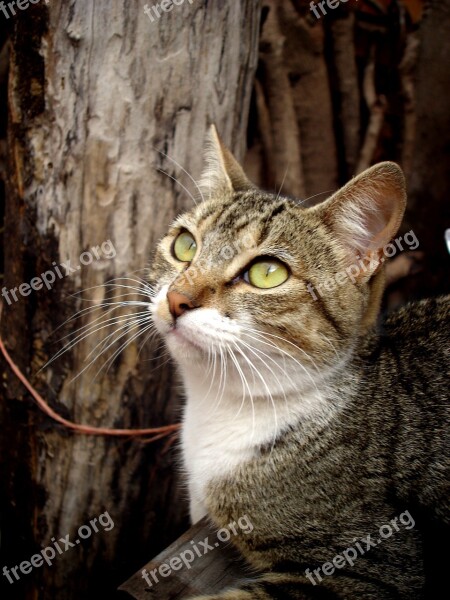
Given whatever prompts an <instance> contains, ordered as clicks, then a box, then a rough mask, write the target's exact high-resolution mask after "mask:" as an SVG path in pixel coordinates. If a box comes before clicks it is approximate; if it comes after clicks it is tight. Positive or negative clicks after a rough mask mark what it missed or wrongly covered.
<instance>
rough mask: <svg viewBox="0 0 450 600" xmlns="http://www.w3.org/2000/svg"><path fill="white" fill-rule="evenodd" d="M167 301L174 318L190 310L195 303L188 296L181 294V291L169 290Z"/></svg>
mask: <svg viewBox="0 0 450 600" xmlns="http://www.w3.org/2000/svg"><path fill="white" fill-rule="evenodd" d="M167 301H168V303H169V310H170V313H171V315H172V316H173V318H174V319H177V318H178V317H181V315H182V314H184V313H185V312H187V311H188V310H192V309H193V308H196V307H195V304H194V303H193V302H192V300H191V299H190V298H188V296H185V295H184V294H180V292H168V294H167Z"/></svg>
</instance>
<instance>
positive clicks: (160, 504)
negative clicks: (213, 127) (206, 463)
mask: <svg viewBox="0 0 450 600" xmlns="http://www.w3.org/2000/svg"><path fill="white" fill-rule="evenodd" d="M259 15H260V7H259V2H258V1H255V0H240V1H238V2H233V3H223V2H218V3H210V2H208V3H207V2H200V1H198V2H195V3H192V4H191V3H188V2H186V3H184V4H183V5H181V6H174V8H173V10H172V11H171V12H170V13H163V14H162V15H161V17H160V18H159V19H156V20H155V22H153V23H152V22H151V21H150V20H149V19H148V18H147V16H146V15H145V14H144V12H143V5H142V4H141V3H130V2H122V1H120V0H97V1H96V2H84V1H80V0H72V1H68V2H63V3H56V2H52V3H50V4H49V5H48V7H46V6H45V4H43V3H42V6H41V5H40V4H39V5H36V6H30V8H28V9H27V11H24V12H23V13H22V14H20V15H18V16H17V18H16V21H15V24H14V25H15V31H14V35H13V40H12V54H11V65H10V79H9V100H10V103H9V150H8V152H9V181H8V205H7V211H6V231H7V236H8V245H7V248H6V257H5V265H6V266H5V286H6V287H7V288H8V289H11V288H14V287H17V286H18V285H19V284H20V283H22V282H29V281H30V280H31V278H32V277H35V276H38V275H39V274H40V273H42V272H44V271H46V270H48V269H52V263H53V262H56V263H57V264H59V263H61V262H63V261H65V260H67V259H70V260H71V261H72V264H73V265H78V264H79V263H80V260H79V257H80V254H81V253H82V252H83V251H86V250H89V249H90V248H92V247H94V246H96V245H99V244H101V243H102V242H104V241H106V240H108V239H110V240H112V241H113V243H114V246H115V249H116V251H117V255H116V257H115V258H114V260H101V261H98V262H96V263H94V264H93V265H91V266H87V267H82V268H81V269H80V270H78V271H77V272H76V273H75V274H74V275H72V276H71V277H67V278H64V279H61V280H58V281H57V282H56V284H55V286H54V288H53V289H52V290H51V291H47V290H45V289H44V290H41V291H37V292H33V294H32V295H31V296H30V297H28V298H22V297H20V296H19V301H18V302H15V303H13V304H12V305H11V306H5V307H4V316H3V319H4V322H3V337H4V339H6V341H7V345H8V347H9V349H10V351H11V353H12V354H13V356H14V359H15V360H16V362H17V363H18V364H19V366H20V367H21V368H22V369H23V370H24V371H25V372H27V373H28V374H29V375H30V376H32V379H33V383H34V384H35V385H36V386H37V388H38V389H39V391H40V392H41V393H42V394H43V395H44V396H45V397H46V398H47V399H48V400H49V401H50V403H51V404H52V406H53V407H54V408H56V409H57V410H58V411H59V412H61V413H62V414H63V415H64V416H69V417H70V418H72V419H74V420H75V421H77V422H80V423H89V424H91V425H103V426H111V427H114V426H115V427H148V426H151V425H155V426H156V425H160V424H163V423H167V422H173V421H174V420H176V418H177V414H178V411H177V406H178V400H177V399H176V394H175V393H174V389H173V386H172V381H173V372H172V370H171V368H170V367H169V366H168V365H166V364H164V362H165V360H166V359H165V358H164V357H162V356H160V354H161V352H160V351H159V350H158V344H153V345H151V344H150V343H148V344H147V345H146V347H145V348H144V350H143V352H142V353H141V354H139V346H138V345H137V343H132V344H130V346H129V347H128V348H127V349H126V350H125V351H124V352H122V353H121V354H120V356H119V357H118V358H117V359H116V360H115V361H114V364H113V365H112V367H111V368H110V369H109V371H108V372H104V371H102V372H101V373H100V374H99V375H98V376H97V377H95V378H94V375H95V372H96V370H94V371H92V370H87V371H86V372H84V373H82V374H81V375H80V376H79V377H78V378H77V380H76V381H75V383H73V382H71V380H72V379H73V377H74V376H75V375H77V374H79V373H80V372H81V371H82V369H83V368H84V366H85V362H84V360H85V358H86V356H87V355H88V353H89V352H90V351H91V350H92V347H93V345H95V344H96V343H98V342H99V339H106V336H107V335H109V334H110V333H111V332H112V329H110V328H107V329H105V330H104V331H103V332H102V333H101V334H99V338H98V339H96V340H95V342H94V344H92V342H91V343H88V341H84V342H81V343H80V344H79V345H78V346H77V347H76V349H75V350H74V351H71V352H70V353H68V354H66V355H65V357H64V358H62V359H60V360H58V361H57V362H55V363H53V365H52V366H51V367H50V368H47V369H45V370H44V371H43V372H41V373H40V374H39V375H38V376H34V374H36V373H37V371H38V369H39V368H40V367H42V365H43V364H44V363H45V361H46V360H47V359H48V358H49V357H50V356H51V355H52V354H54V352H55V351H56V350H57V349H58V348H59V346H56V347H55V345H54V344H52V343H51V339H50V338H49V334H50V333H51V332H52V331H53V330H54V329H55V328H56V327H57V326H58V325H60V324H61V322H62V321H63V320H64V319H65V318H67V317H68V316H70V315H71V314H73V313H74V312H75V310H76V309H78V308H80V307H81V308H82V307H83V306H84V305H80V302H79V301H77V300H75V299H74V298H73V297H72V296H71V294H72V293H73V292H75V291H77V290H79V289H87V288H92V287H93V286H99V285H102V284H103V283H104V282H105V281H106V280H108V279H110V278H112V277H122V276H129V275H131V274H133V273H135V272H138V271H140V270H141V269H143V268H144V267H146V266H147V265H148V261H149V259H150V257H151V253H152V248H153V247H154V244H155V242H156V241H157V240H158V238H159V237H160V236H161V235H162V233H163V232H164V230H165V229H166V227H167V225H168V223H169V222H170V220H171V219H172V218H173V217H174V216H175V215H176V214H177V213H178V212H179V211H180V210H181V209H184V208H187V207H190V206H192V199H191V198H190V197H189V195H188V194H187V193H186V191H185V190H184V189H183V187H181V186H180V185H177V184H176V183H175V182H174V180H173V179H171V177H173V178H177V179H178V178H179V179H180V180H181V182H182V184H183V185H184V186H186V187H187V188H189V189H190V190H191V191H192V192H193V193H195V192H196V190H195V185H193V183H192V181H190V180H189V178H188V177H187V176H186V174H185V173H183V172H182V170H181V168H180V167H178V166H177V165H176V164H175V163H174V162H172V161H171V160H170V159H168V158H166V157H165V156H163V155H162V154H158V153H157V152H156V151H154V150H153V147H156V148H158V149H160V150H162V151H163V152H164V153H165V154H167V155H168V156H170V157H171V158H172V159H173V160H174V161H177V162H178V163H180V165H183V167H184V168H185V169H186V170H187V171H188V172H189V173H192V175H193V177H194V178H198V176H199V174H200V171H201V165H202V152H201V150H202V146H203V139H204V134H205V131H206V128H207V126H208V124H209V123H210V122H215V123H216V124H217V126H218V129H219V131H220V132H221V134H222V136H223V138H224V140H225V142H226V143H227V144H229V145H230V146H231V148H232V149H233V150H234V152H235V153H236V154H237V156H238V157H239V158H241V157H242V154H243V150H244V145H245V132H246V124H247V115H248V106H249V100H250V92H251V84H252V78H253V74H254V71H255V68H256V60H257V41H258V32H259ZM157 169H162V170H164V171H166V172H167V173H168V174H169V176H171V177H167V176H166V175H164V174H162V173H161V172H159V171H158V170H157ZM138 275H142V273H139V272H138ZM99 290H100V291H99ZM85 295H86V296H88V297H91V298H94V299H95V300H96V301H101V300H102V296H103V292H102V291H101V288H97V290H96V291H94V292H89V291H87V292H86V294H85ZM90 318H91V317H85V319H84V320H83V321H82V324H84V325H85V324H88V323H89V322H90V321H89V319H90ZM146 359H154V360H152V362H149V361H147V360H146ZM2 366H3V365H2ZM3 379H4V381H5V383H6V385H7V391H5V394H4V395H5V402H2V413H3V414H2V421H3V427H4V434H5V435H4V438H3V444H2V445H3V447H2V448H1V452H2V458H3V461H4V463H5V464H6V465H7V466H6V470H7V472H8V474H9V483H8V486H7V490H6V492H7V497H9V500H6V498H5V497H3V499H2V502H3V511H2V512H3V515H4V522H3V531H2V542H3V544H2V545H3V547H4V549H5V548H6V554H5V562H4V564H8V565H9V566H14V565H17V564H19V563H20V562H21V561H24V560H27V559H29V557H30V556H31V555H32V554H34V553H35V552H36V551H38V549H39V547H41V546H46V545H47V544H50V543H51V541H50V540H51V538H52V537H55V538H59V537H61V536H65V535H66V534H70V535H71V537H76V532H77V529H78V527H80V526H81V525H83V524H85V523H88V522H89V519H91V518H93V517H97V516H98V515H99V514H100V513H102V512H104V511H108V512H109V514H110V515H111V517H112V519H113V520H114V523H115V526H114V528H113V529H112V530H111V531H109V532H102V531H101V530H100V532H99V533H96V534H94V535H92V537H91V538H90V539H88V540H85V541H84V542H83V543H82V544H80V545H79V546H78V547H76V548H72V549H71V550H70V552H67V553H65V554H64V555H62V556H58V557H57V560H55V562H54V564H53V566H52V567H51V568H47V567H44V568H40V569H37V568H35V569H33V572H32V573H31V574H30V575H27V576H25V575H22V577H21V580H20V581H19V582H17V583H15V584H14V585H13V586H10V588H9V593H10V594H11V593H12V597H14V598H20V597H24V598H33V599H35V598H42V599H44V598H45V599H46V598H49V599H50V598H58V600H66V599H72V598H73V599H75V598H76V599H78V598H80V597H89V598H90V597H92V598H93V597H96V598H97V597H99V596H101V597H109V596H110V595H111V593H112V590H114V588H115V586H116V585H117V584H119V583H120V582H121V581H123V580H124V579H125V578H126V577H127V575H129V574H130V573H132V572H133V571H134V570H135V569H137V568H138V567H139V566H140V564H141V563H143V562H145V560H146V559H147V558H148V557H149V556H151V555H153V554H154V553H155V551H159V550H160V549H161V548H162V547H164V545H166V544H167V543H168V542H169V541H170V540H171V539H173V537H174V536H175V534H176V532H179V531H180V524H181V523H182V519H183V518H184V516H185V506H184V504H183V502H182V500H181V494H180V493H179V492H178V487H177V482H176V481H174V480H173V475H174V472H175V468H174V461H173V460H172V459H173V454H172V453H171V451H170V452H164V444H163V443H157V444H156V445H147V446H145V445H142V444H141V443H138V442H136V441H130V440H117V439H108V438H101V437H100V438H93V437H88V436H80V435H76V434H75V435H74V434H71V433H68V432H67V431H64V430H63V429H61V428H60V427H59V426H56V425H54V424H53V423H52V422H49V420H48V419H47V418H46V417H44V416H43V415H41V414H40V413H39V412H38V410H37V409H36V408H35V406H34V405H33V404H32V403H31V402H30V400H29V398H28V397H27V395H26V394H24V392H23V389H22V388H21V387H20V386H19V385H18V384H17V382H16V381H14V379H13V377H12V376H11V373H10V372H9V371H8V370H7V369H5V370H4V372H3ZM44 581H45V585H44V583H43V582H44ZM11 590H12V591H11ZM2 597H3V596H2Z"/></svg>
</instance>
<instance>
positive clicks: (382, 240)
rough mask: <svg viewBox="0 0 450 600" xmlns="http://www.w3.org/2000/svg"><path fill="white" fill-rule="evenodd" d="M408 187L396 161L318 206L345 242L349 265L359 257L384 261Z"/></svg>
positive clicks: (357, 179) (376, 168)
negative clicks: (382, 259) (385, 251)
mask: <svg viewBox="0 0 450 600" xmlns="http://www.w3.org/2000/svg"><path fill="white" fill-rule="evenodd" d="M405 188H406V186H405V178H404V175H403V173H402V170H401V169H400V167H399V166H398V165H396V164H395V163H393V162H382V163H378V164H377V165H374V166H373V167H371V168H370V169H367V170H366V171H364V172H363V173H361V174H360V175H358V176H357V177H355V178H354V179H352V180H351V181H349V182H348V183H347V184H346V185H345V186H344V187H343V188H341V189H340V190H338V191H337V192H336V193H335V194H334V195H333V196H331V198H329V199H328V200H326V201H325V202H324V203H322V204H319V205H317V206H315V207H314V209H316V210H318V211H319V212H320V213H321V218H322V220H323V221H324V222H325V223H326V224H327V225H328V226H329V227H330V229H331V230H332V231H333V233H334V234H335V235H336V237H337V239H338V241H340V242H341V245H342V248H343V250H344V252H345V253H346V257H345V260H346V262H348V264H349V265H350V264H355V263H356V261H357V260H358V259H359V258H363V259H364V258H381V256H382V250H383V248H384V246H386V244H388V243H389V241H390V240H391V239H392V238H393V237H394V236H395V234H396V233H397V231H398V229H399V227H400V224H401V222H402V219H403V214H404V212H405V207H406V189H405ZM314 209H313V210H314ZM366 274H367V273H366Z"/></svg>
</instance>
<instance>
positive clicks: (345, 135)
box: [329, 12, 361, 182]
mask: <svg viewBox="0 0 450 600" xmlns="http://www.w3.org/2000/svg"><path fill="white" fill-rule="evenodd" d="M354 28H355V18H354V13H352V12H349V13H347V14H345V17H341V18H336V19H333V20H331V21H330V25H329V32H330V46H331V48H330V50H331V57H332V66H333V68H332V70H333V72H334V77H335V79H336V88H337V92H338V106H337V114H336V117H337V118H336V122H337V128H338V132H337V135H338V139H339V140H340V141H341V144H339V146H341V149H342V152H343V155H344V165H343V168H342V169H341V171H342V173H341V175H343V180H344V182H345V181H347V180H348V179H350V178H351V177H352V176H353V175H354V174H355V168H356V162H357V159H358V154H359V146H360V126H361V125H360V116H359V105H360V97H359V88H358V73H357V70H356V62H355V43H354Z"/></svg>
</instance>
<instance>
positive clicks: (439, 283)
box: [405, 0, 450, 295]
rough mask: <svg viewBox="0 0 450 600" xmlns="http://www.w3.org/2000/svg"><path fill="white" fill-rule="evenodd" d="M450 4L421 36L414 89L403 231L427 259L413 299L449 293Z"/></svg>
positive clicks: (430, 15) (428, 20) (433, 14)
mask: <svg viewBox="0 0 450 600" xmlns="http://www.w3.org/2000/svg"><path fill="white" fill-rule="evenodd" d="M449 55H450V0H442V1H437V0H436V1H433V2H431V3H430V6H429V8H428V10H427V13H426V15H425V17H424V21H423V23H422V27H421V30H420V50H419V62H418V67H417V87H416V135H415V143H414V147H413V156H412V162H411V165H412V166H411V171H410V177H409V182H408V196H409V200H408V208H407V213H406V219H407V221H406V223H405V227H408V228H413V229H414V231H415V233H416V235H417V237H418V239H419V241H420V250H422V251H423V252H424V253H425V266H424V270H423V272H422V273H421V274H420V275H419V276H418V277H417V280H416V282H415V286H414V288H415V290H414V291H415V293H416V294H420V295H430V294H439V293H448V292H450V257H449V255H448V250H447V247H446V244H445V242H444V231H445V229H446V228H448V227H450V203H449V201H448V190H449V178H450V110H449V105H448V90H449V88H450V70H449V69H448V67H447V65H446V64H444V62H443V61H444V60H445V57H448V56H449Z"/></svg>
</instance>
